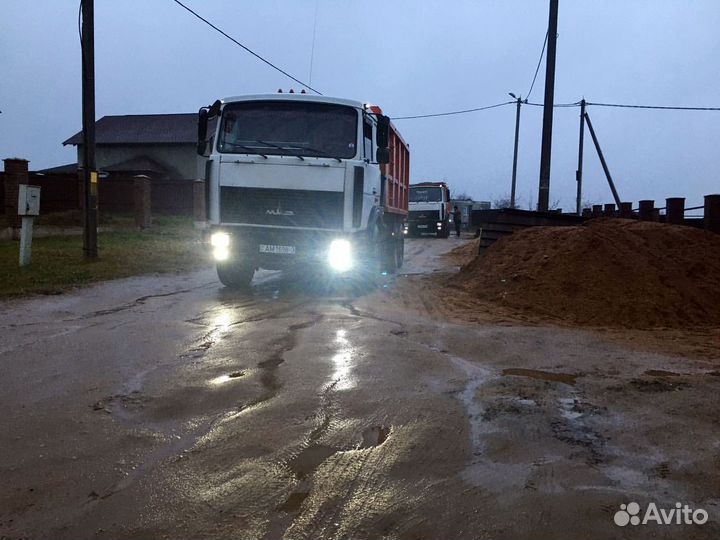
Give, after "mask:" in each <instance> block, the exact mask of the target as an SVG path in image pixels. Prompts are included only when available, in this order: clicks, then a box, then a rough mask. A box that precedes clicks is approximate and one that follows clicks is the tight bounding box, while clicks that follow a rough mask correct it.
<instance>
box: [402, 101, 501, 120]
mask: <svg viewBox="0 0 720 540" xmlns="http://www.w3.org/2000/svg"><path fill="white" fill-rule="evenodd" d="M514 103H515V102H514V101H505V102H503V103H496V104H495V105H488V106H487V107H476V108H474V109H463V110H461V111H450V112H442V113H433V114H419V115H416V116H394V117H393V120H413V119H415V118H434V117H436V116H450V115H453V114H466V113H471V112H477V111H485V110H487V109H495V108H496V107H503V106H505V105H512V104H514Z"/></svg>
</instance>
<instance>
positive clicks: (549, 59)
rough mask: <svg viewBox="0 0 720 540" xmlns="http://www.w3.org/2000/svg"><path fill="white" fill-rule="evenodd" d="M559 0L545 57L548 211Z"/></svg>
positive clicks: (542, 192)
mask: <svg viewBox="0 0 720 540" xmlns="http://www.w3.org/2000/svg"><path fill="white" fill-rule="evenodd" d="M557 22H558V0H550V19H549V22H548V46H547V56H546V58H545V102H544V110H543V130H542V149H541V153H540V188H539V190H538V210H539V211H541V212H547V211H548V208H549V205H550V154H551V151H552V127H553V105H554V104H555V51H556V49H557Z"/></svg>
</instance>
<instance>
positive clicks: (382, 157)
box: [375, 146, 390, 165]
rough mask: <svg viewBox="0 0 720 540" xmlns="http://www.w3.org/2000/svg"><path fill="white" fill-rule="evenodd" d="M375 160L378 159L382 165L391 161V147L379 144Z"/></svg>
mask: <svg viewBox="0 0 720 540" xmlns="http://www.w3.org/2000/svg"><path fill="white" fill-rule="evenodd" d="M375 161H377V162H378V163H380V164H381V165H384V164H385V163H390V149H389V148H387V147H385V148H382V147H380V146H378V149H377V151H376V152H375Z"/></svg>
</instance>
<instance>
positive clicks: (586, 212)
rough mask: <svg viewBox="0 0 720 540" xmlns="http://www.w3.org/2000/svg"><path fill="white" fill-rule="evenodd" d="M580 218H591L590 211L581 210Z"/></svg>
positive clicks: (587, 209)
mask: <svg viewBox="0 0 720 540" xmlns="http://www.w3.org/2000/svg"><path fill="white" fill-rule="evenodd" d="M582 217H584V218H589V217H592V210H591V209H590V208H583V209H582Z"/></svg>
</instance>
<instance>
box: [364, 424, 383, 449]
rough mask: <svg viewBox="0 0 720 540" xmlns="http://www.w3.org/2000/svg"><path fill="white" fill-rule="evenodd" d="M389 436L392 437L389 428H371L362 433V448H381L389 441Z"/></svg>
mask: <svg viewBox="0 0 720 540" xmlns="http://www.w3.org/2000/svg"><path fill="white" fill-rule="evenodd" d="M388 435H390V428H389V427H385V426H373V427H369V428H367V429H366V430H365V431H363V433H362V438H363V442H362V444H361V445H360V448H373V447H375V446H380V445H381V444H382V443H384V442H385V441H386V440H387V438H388Z"/></svg>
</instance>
